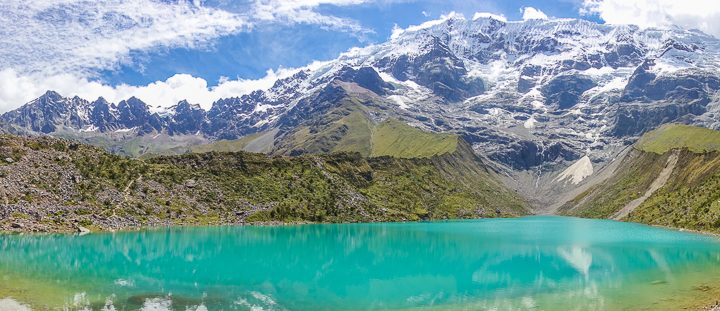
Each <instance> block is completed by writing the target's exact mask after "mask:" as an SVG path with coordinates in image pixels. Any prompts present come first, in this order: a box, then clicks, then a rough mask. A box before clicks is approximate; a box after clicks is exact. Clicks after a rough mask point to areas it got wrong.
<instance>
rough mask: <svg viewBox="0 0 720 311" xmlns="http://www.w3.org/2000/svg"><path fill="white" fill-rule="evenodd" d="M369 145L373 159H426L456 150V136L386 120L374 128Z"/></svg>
mask: <svg viewBox="0 0 720 311" xmlns="http://www.w3.org/2000/svg"><path fill="white" fill-rule="evenodd" d="M371 145H372V153H371V156H374V157H377V156H393V157H398V158H427V157H432V156H435V155H441V154H446V153H452V152H454V151H455V150H457V148H458V136H457V135H453V134H440V133H430V132H425V131H422V130H420V129H417V128H414V127H412V126H409V125H407V124H405V123H403V122H400V121H397V120H387V121H385V122H383V123H380V124H379V125H377V126H376V127H375V129H374V131H373V134H372V141H371Z"/></svg>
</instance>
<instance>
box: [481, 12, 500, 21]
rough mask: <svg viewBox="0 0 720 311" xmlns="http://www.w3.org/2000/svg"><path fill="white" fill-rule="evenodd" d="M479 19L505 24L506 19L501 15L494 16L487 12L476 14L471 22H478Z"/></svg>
mask: <svg viewBox="0 0 720 311" xmlns="http://www.w3.org/2000/svg"><path fill="white" fill-rule="evenodd" d="M481 18H492V19H494V20H499V21H501V22H507V18H506V17H505V15H503V14H494V13H488V12H476V13H475V15H473V20H478V19H481Z"/></svg>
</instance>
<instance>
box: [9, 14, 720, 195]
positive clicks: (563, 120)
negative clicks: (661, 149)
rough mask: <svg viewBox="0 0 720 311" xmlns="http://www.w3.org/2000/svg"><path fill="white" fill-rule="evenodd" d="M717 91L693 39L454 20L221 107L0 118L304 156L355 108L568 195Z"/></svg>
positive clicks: (696, 35) (523, 186) (695, 119)
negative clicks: (466, 147)
mask: <svg viewBox="0 0 720 311" xmlns="http://www.w3.org/2000/svg"><path fill="white" fill-rule="evenodd" d="M719 90H720V40H718V39H716V38H714V37H712V36H709V35H705V34H703V33H700V32H698V31H694V30H684V29H680V28H669V29H641V28H638V27H635V26H627V25H603V24H596V23H593V22H590V21H585V20H574V19H555V20H530V21H522V22H503V21H499V20H496V19H493V18H478V19H474V20H469V19H464V18H461V17H457V16H455V17H450V18H447V19H445V20H443V21H442V22H438V23H434V24H433V25H429V26H426V27H425V26H423V27H415V28H412V29H408V30H404V31H398V32H397V33H396V34H394V35H393V37H392V38H391V39H390V40H389V41H388V42H385V43H382V44H377V45H372V46H368V47H365V48H357V49H352V50H350V51H348V52H347V53H344V54H342V55H341V56H340V57H339V58H337V59H336V60H333V61H329V62H326V63H323V64H321V65H319V66H313V67H312V68H311V67H308V68H302V69H299V70H298V71H297V72H295V73H294V74H293V75H291V76H288V77H285V78H282V79H279V80H278V81H276V83H275V84H274V85H273V86H272V87H271V88H269V89H267V90H258V91H255V92H252V93H250V94H247V95H243V96H240V97H235V98H228V99H221V100H218V101H216V102H215V103H214V104H213V105H212V108H211V109H210V110H209V111H204V110H202V109H200V108H199V107H197V106H193V105H190V104H189V103H187V102H181V103H179V104H178V105H177V106H175V107H172V108H170V109H168V110H166V111H164V112H162V113H160V112H150V110H151V109H150V108H149V107H148V105H147V104H145V103H142V102H141V101H140V100H137V99H128V100H126V101H123V102H121V103H119V104H117V105H113V104H108V103H106V102H105V101H104V100H101V99H99V100H97V101H95V102H92V103H90V102H88V101H85V100H82V99H79V98H62V97H60V96H59V95H57V94H56V93H52V92H49V93H47V94H45V95H44V96H43V97H41V98H39V99H38V100H35V101H33V102H31V103H29V104H28V105H26V106H24V107H21V108H20V109H18V110H15V111H12V112H8V113H6V114H4V115H3V116H2V117H0V120H2V121H4V122H7V123H10V124H13V125H15V126H19V127H22V128H29V129H32V130H33V131H37V132H43V133H49V134H51V135H52V134H53V133H56V132H58V131H59V130H60V129H61V128H62V129H63V131H64V132H67V130H70V131H75V132H78V133H80V132H84V133H86V134H87V132H96V133H99V134H100V135H101V134H103V133H112V132H118V131H120V132H123V131H132V132H133V133H135V135H141V136H142V135H148V134H152V135H157V133H163V134H165V135H170V136H177V135H196V136H202V137H203V139H207V140H210V141H213V140H219V139H230V140H232V139H239V138H244V137H245V138H247V137H249V135H259V136H260V137H261V138H262V139H258V140H256V141H254V142H253V143H252V144H250V145H253V146H255V147H254V149H253V150H263V151H265V152H270V153H274V154H303V153H308V152H310V153H312V152H325V151H327V150H332V149H333V148H334V147H332V146H335V144H336V143H335V142H337V141H342V140H343V137H352V136H353V134H354V132H353V129H355V128H364V127H357V126H352V125H353V123H352V122H350V123H348V122H349V121H348V120H350V119H349V118H347V116H349V115H350V114H352V113H354V112H359V113H361V114H363V117H362V118H361V119H366V120H370V122H374V123H379V122H382V120H386V119H398V120H401V121H403V122H405V123H407V124H410V125H412V126H415V127H418V128H421V129H425V130H431V131H435V132H447V133H454V134H457V135H460V136H461V137H463V138H464V139H465V140H466V141H468V142H469V143H470V144H471V145H472V148H473V149H474V150H475V151H476V153H477V154H479V155H481V156H483V157H485V158H486V159H487V160H488V162H489V163H491V164H493V165H494V166H495V167H496V169H497V170H498V171H500V172H503V173H504V174H505V176H507V180H506V182H507V184H508V185H511V186H512V187H514V188H516V189H517V190H518V191H521V192H522V193H525V194H526V195H527V196H528V197H542V196H544V195H548V197H553V194H554V193H561V192H564V191H567V189H568V188H573V187H574V185H575V183H573V182H569V183H568V182H558V176H560V175H562V174H563V173H572V172H567V168H568V167H571V166H572V165H574V164H578V163H579V161H583V162H582V163H580V164H582V165H583V166H584V167H583V170H581V171H584V172H587V171H591V172H592V171H599V170H600V169H601V168H602V167H604V166H605V165H608V163H610V162H611V161H612V160H613V159H614V158H616V157H617V155H618V153H619V152H621V151H622V150H624V149H625V148H626V146H628V145H630V144H631V143H632V142H634V141H635V140H636V139H637V138H638V137H639V136H640V135H641V134H642V133H644V132H647V131H649V130H652V129H654V128H656V127H657V126H659V125H661V124H664V123H669V122H680V123H686V124H693V125H699V126H704V127H708V128H720V116H719V115H718V113H720V100H719V98H720V95H719V93H718V91H719ZM348 107H354V108H348ZM306 141H312V142H314V143H312V144H306V143H304V142H306ZM328 141H329V142H331V143H330V144H328V143H327V142H328ZM345 141H346V142H347V141H348V140H345ZM317 144H320V146H318V145H317ZM258 145H263V146H261V148H259V147H258ZM303 146H304V147H307V148H303ZM331 147H332V148H331ZM587 160H589V161H587ZM588 165H589V167H587V166H588ZM590 175H592V173H590ZM578 176H579V175H578ZM571 177H577V176H571ZM585 177H586V176H583V178H585ZM583 178H579V179H578V178H575V179H573V178H570V179H569V180H576V181H578V183H580V182H581V181H582V179H583ZM545 203H546V202H545ZM537 204H538V205H542V204H544V202H537Z"/></svg>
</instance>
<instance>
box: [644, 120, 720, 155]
mask: <svg viewBox="0 0 720 311" xmlns="http://www.w3.org/2000/svg"><path fill="white" fill-rule="evenodd" d="M635 148H637V149H639V150H643V151H646V152H654V153H658V154H663V153H666V152H668V151H670V150H673V149H682V148H687V149H688V150H690V151H692V152H695V153H704V152H711V151H720V131H715V130H711V129H706V128H702V127H696V126H689V125H681V124H666V125H663V126H661V127H660V128H658V129H656V130H654V131H651V132H648V133H646V134H645V135H643V137H642V138H640V140H639V141H638V142H637V144H636V145H635Z"/></svg>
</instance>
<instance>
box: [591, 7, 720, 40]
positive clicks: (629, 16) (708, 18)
mask: <svg viewBox="0 0 720 311" xmlns="http://www.w3.org/2000/svg"><path fill="white" fill-rule="evenodd" d="M580 12H581V14H586V15H589V14H597V15H598V16H599V17H600V18H602V19H603V20H604V21H605V22H607V23H610V24H635V25H638V26H641V27H667V26H670V25H677V26H680V27H683V28H687V29H699V30H701V31H703V32H705V33H708V34H711V35H714V36H715V37H720V5H719V3H718V1H717V0H682V1H677V0H634V1H628V0H584V3H583V6H582V9H581V11H580Z"/></svg>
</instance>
